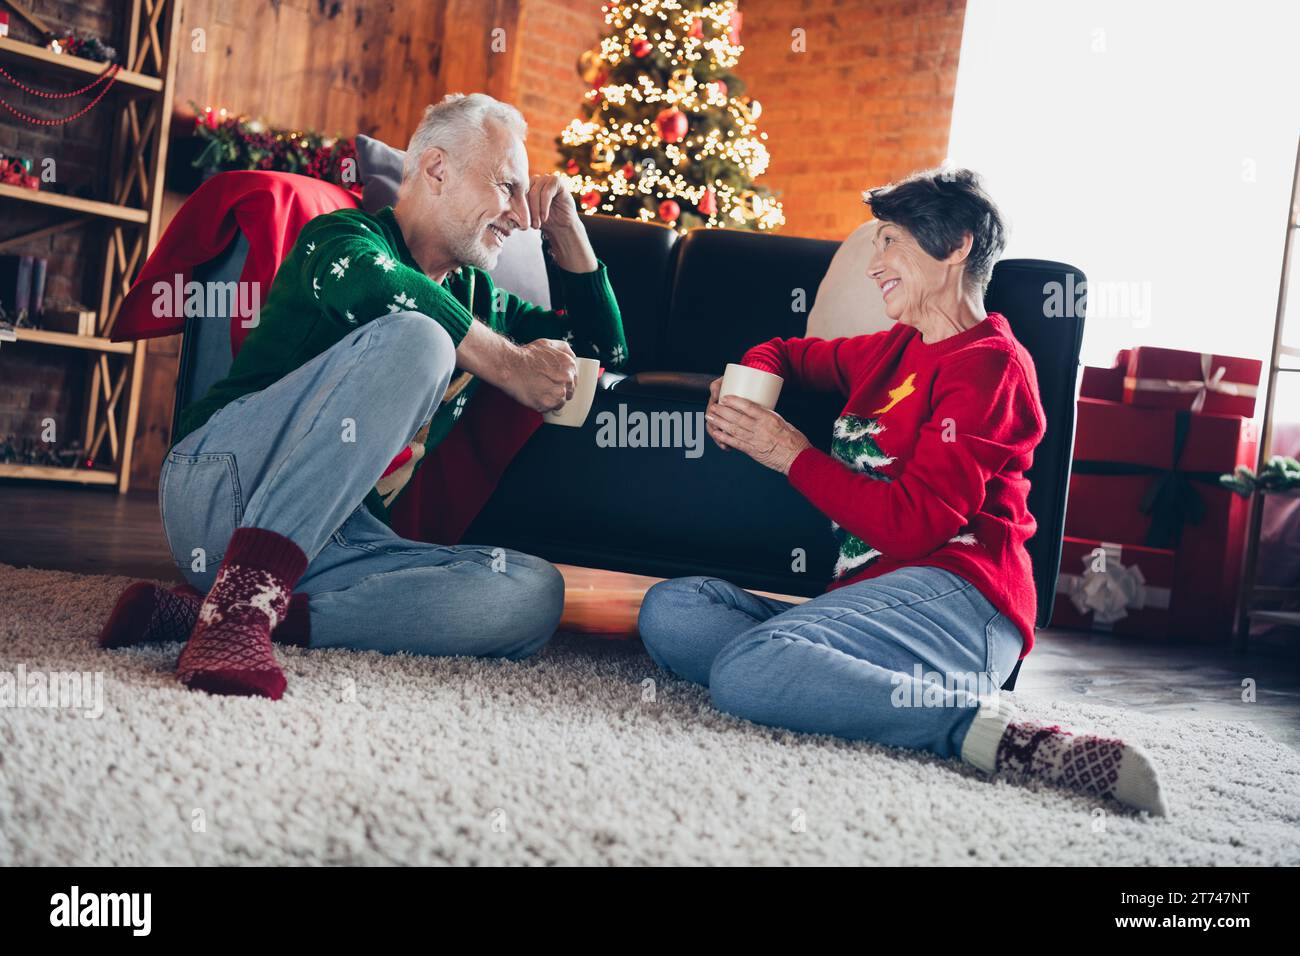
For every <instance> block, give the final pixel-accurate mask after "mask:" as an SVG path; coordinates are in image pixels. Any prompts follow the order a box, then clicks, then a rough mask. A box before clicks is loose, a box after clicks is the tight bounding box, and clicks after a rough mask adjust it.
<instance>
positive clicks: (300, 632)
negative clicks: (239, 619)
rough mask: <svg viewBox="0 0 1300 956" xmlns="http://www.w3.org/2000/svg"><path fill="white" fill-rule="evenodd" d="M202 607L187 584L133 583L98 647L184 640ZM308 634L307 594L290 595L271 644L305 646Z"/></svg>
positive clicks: (199, 594)
mask: <svg viewBox="0 0 1300 956" xmlns="http://www.w3.org/2000/svg"><path fill="white" fill-rule="evenodd" d="M202 604H203V593H202V592H201V591H199V590H197V589H196V588H193V587H191V586H190V585H188V584H178V585H176V586H175V587H173V588H171V589H170V590H169V589H167V588H163V587H159V586H158V585H156V584H151V583H149V582H148V581H137V582H136V583H135V584H132V585H129V586H128V587H127V589H126V590H125V591H123V592H122V594H121V596H120V597H119V598H118V599H117V606H116V607H114V608H113V613H112V614H110V615H109V617H108V623H106V624H105V625H104V629H103V630H102V631H100V633H99V646H100V647H104V648H117V647H130V646H132V645H133V644H165V643H167V642H169V641H187V640H189V637H190V633H191V632H192V631H193V630H194V625H195V623H196V622H197V621H198V619H199V606H200V605H202ZM310 633H311V632H310V621H309V618H308V613H307V595H305V594H294V595H293V596H292V597H290V598H289V610H288V612H287V613H286V614H285V618H284V620H283V621H281V622H280V624H279V625H278V626H277V627H276V629H275V630H274V631H272V632H271V641H272V642H273V643H275V644H290V645H295V646H297V647H306V646H307V643H308V639H309V637H310Z"/></svg>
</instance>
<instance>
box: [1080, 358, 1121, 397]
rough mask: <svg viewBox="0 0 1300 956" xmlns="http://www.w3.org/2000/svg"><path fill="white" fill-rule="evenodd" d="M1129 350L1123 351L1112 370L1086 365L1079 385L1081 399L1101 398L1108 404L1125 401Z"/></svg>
mask: <svg viewBox="0 0 1300 956" xmlns="http://www.w3.org/2000/svg"><path fill="white" fill-rule="evenodd" d="M1128 356H1129V350H1128V349H1123V350H1121V351H1120V353H1119V355H1118V356H1116V358H1115V364H1114V365H1112V366H1111V367H1110V368H1102V367H1101V366H1099V365H1085V366H1084V367H1083V380H1082V381H1081V382H1080V384H1079V397H1080V398H1100V399H1104V400H1105V401H1108V402H1122V401H1124V376H1125V375H1127V374H1128Z"/></svg>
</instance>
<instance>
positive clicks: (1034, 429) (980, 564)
mask: <svg viewBox="0 0 1300 956" xmlns="http://www.w3.org/2000/svg"><path fill="white" fill-rule="evenodd" d="M743 361H744V364H746V365H752V366H754V367H755V368H760V369H763V370H765V371H768V372H775V373H776V374H777V375H780V376H782V377H783V378H784V379H785V380H786V382H787V383H788V384H790V385H793V386H795V387H798V388H804V389H811V390H818V391H838V392H840V393H841V394H842V395H845V396H846V397H847V398H848V402H847V404H846V405H845V406H844V412H843V414H841V416H840V417H839V418H838V419H837V420H836V422H835V433H834V439H833V442H832V449H831V450H832V454H830V455H828V454H826V453H824V452H821V451H818V450H817V449H815V448H808V449H805V450H804V451H802V452H801V453H800V454H799V457H797V458H796V459H795V460H794V464H793V465H791V467H790V475H789V480H790V483H791V484H792V485H794V487H795V488H797V489H798V490H799V492H800V493H801V494H803V495H804V497H806V498H807V499H808V500H809V501H811V502H812V503H813V505H815V506H816V507H817V509H818V510H820V511H821V512H822V513H823V514H825V515H826V516H827V517H828V518H830V519H831V522H832V528H833V530H834V531H835V534H836V536H837V538H838V539H839V541H840V554H839V560H838V561H837V562H836V567H835V580H834V581H833V582H832V583H831V585H830V588H828V590H832V589H834V588H837V587H843V586H844V585H846V584H852V583H855V582H857V581H865V580H867V579H869V578H874V577H878V576H879V575H882V574H885V573H887V572H889V571H893V570H895V569H896V568H900V567H908V566H914V565H924V566H928V567H936V568H945V569H947V570H949V571H952V572H953V573H955V574H958V575H960V576H961V577H963V578H965V579H966V580H967V581H969V582H971V584H973V585H975V587H976V588H978V589H979V592H980V593H981V594H982V595H984V597H985V598H987V599H988V601H989V603H990V604H992V605H993V606H994V607H995V608H997V609H998V610H999V611H1001V612H1002V613H1003V614H1005V615H1006V616H1007V617H1008V618H1010V619H1011V620H1012V621H1013V622H1014V623H1015V624H1016V626H1017V627H1019V629H1020V631H1021V633H1022V634H1023V635H1024V638H1025V644H1024V647H1023V648H1022V650H1021V654H1020V656H1021V657H1024V655H1025V654H1028V653H1029V650H1030V648H1031V647H1033V644H1034V617H1035V615H1036V613H1037V597H1036V594H1035V591H1034V579H1033V574H1032V572H1031V570H1030V564H1029V554H1028V552H1027V551H1026V550H1025V541H1026V540H1028V538H1029V537H1030V536H1031V535H1033V533H1034V531H1035V529H1036V528H1037V524H1036V522H1035V521H1034V517H1033V515H1031V514H1030V513H1029V509H1028V507H1027V498H1028V495H1029V481H1028V480H1027V479H1026V478H1025V474H1024V473H1025V470H1026V469H1027V468H1028V467H1029V465H1030V463H1031V462H1032V461H1033V453H1034V447H1035V446H1036V445H1037V444H1038V442H1039V441H1040V440H1041V439H1042V437H1043V430H1044V416H1043V405H1042V402H1041V400H1040V399H1039V397H1038V378H1037V375H1036V374H1035V372H1034V364H1033V360H1032V359H1030V357H1029V354H1028V353H1027V352H1026V351H1025V350H1024V348H1023V347H1022V346H1021V345H1020V343H1019V342H1017V341H1016V340H1015V338H1014V337H1013V336H1012V334H1011V330H1010V328H1009V327H1008V326H1007V320H1006V319H1005V318H1004V317H1003V316H1001V315H999V314H998V313H996V312H990V313H989V314H988V318H987V319H985V320H984V321H983V322H980V323H979V324H978V325H976V326H974V327H973V328H970V329H967V330H965V331H964V332H959V333H958V334H957V335H953V336H949V337H948V338H946V339H943V340H941V341H939V342H934V343H932V344H929V345H927V344H926V343H925V342H923V341H922V340H921V335H920V333H918V332H917V331H916V330H915V329H914V328H912V327H911V326H907V325H896V326H895V327H894V328H892V329H889V330H887V331H884V332H877V333H875V334H874V335H861V336H857V337H855V338H843V339H829V340H828V339H773V340H771V341H770V342H764V343H762V344H761V345H756V346H754V347H753V348H752V349H750V350H749V352H747V353H746V354H745V358H744V360H743Z"/></svg>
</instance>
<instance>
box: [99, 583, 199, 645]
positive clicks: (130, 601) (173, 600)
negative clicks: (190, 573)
mask: <svg viewBox="0 0 1300 956" xmlns="http://www.w3.org/2000/svg"><path fill="white" fill-rule="evenodd" d="M201 598H202V595H200V594H199V592H198V591H196V590H195V589H194V588H192V587H190V586H189V585H188V584H179V585H177V586H176V587H174V588H171V589H170V590H168V589H167V588H163V587H159V586H158V585H156V584H151V583H149V582H148V581H137V582H135V584H132V585H130V586H128V587H127V589H126V590H125V591H123V592H122V594H121V595H120V596H119V597H118V599H117V604H116V605H115V606H114V607H113V613H112V614H110V615H109V616H108V621H107V622H106V623H105V624H104V629H103V630H102V631H100V632H99V646H100V647H104V648H114V647H130V646H131V645H132V644H152V643H159V642H163V641H183V640H185V639H186V638H188V637H189V636H190V631H192V630H193V629H194V621H195V619H196V618H197V617H198V614H199V603H200V600H201Z"/></svg>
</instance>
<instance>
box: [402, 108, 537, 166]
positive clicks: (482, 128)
mask: <svg viewBox="0 0 1300 956" xmlns="http://www.w3.org/2000/svg"><path fill="white" fill-rule="evenodd" d="M489 120H496V121H497V122H499V123H501V124H502V125H503V126H505V128H506V131H507V132H509V133H513V134H514V135H516V136H518V137H519V138H520V139H524V138H525V137H527V136H528V124H527V123H526V122H525V121H524V117H523V114H522V113H520V112H519V110H517V109H515V108H514V107H513V106H511V105H510V104H509V103H502V102H501V101H500V100H497V99H493V98H492V97H490V96H488V95H487V94H486V93H469V94H465V93H448V94H447V95H446V96H444V97H443V98H442V102H441V103H435V104H434V105H432V106H428V107H425V110H424V118H423V119H421V120H420V125H419V126H417V127H416V128H415V132H414V133H412V134H411V142H410V144H409V145H408V146H407V147H406V160H405V161H404V162H403V163H402V180H403V182H405V181H406V180H407V179H410V178H411V177H412V176H414V175H415V174H416V173H417V172H418V171H419V167H420V155H421V154H422V153H423V152H424V151H425V150H426V149H431V148H433V147H434V146H437V147H439V148H441V149H444V150H446V151H447V153H448V155H449V156H450V157H451V158H452V161H453V162H455V163H457V164H459V163H463V162H465V160H466V158H468V157H469V156H471V155H472V154H473V153H474V152H475V151H477V150H480V149H481V148H482V147H483V146H484V144H485V142H486V140H487V133H488V130H487V123H488V121H489Z"/></svg>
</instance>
